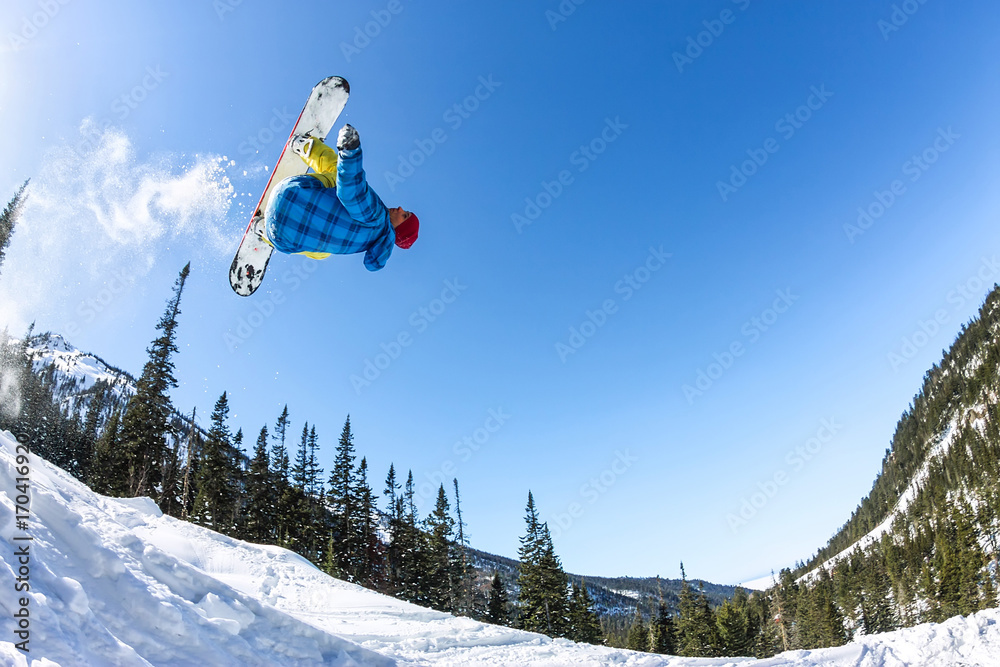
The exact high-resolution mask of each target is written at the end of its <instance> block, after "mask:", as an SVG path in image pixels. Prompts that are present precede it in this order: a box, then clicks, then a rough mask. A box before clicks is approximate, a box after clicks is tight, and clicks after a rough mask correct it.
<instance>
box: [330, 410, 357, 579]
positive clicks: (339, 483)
mask: <svg viewBox="0 0 1000 667" xmlns="http://www.w3.org/2000/svg"><path fill="white" fill-rule="evenodd" d="M354 458H355V455H354V435H353V434H352V433H351V417H350V415H348V416H347V419H346V421H345V422H344V428H343V430H342V431H341V432H340V440H339V441H338V442H337V453H336V456H335V457H334V462H333V470H332V471H331V472H330V479H329V487H330V492H329V495H328V500H329V503H330V508H331V510H332V512H333V517H332V518H331V523H332V526H331V528H332V533H333V540H334V544H335V545H336V546H337V552H336V554H335V558H336V560H337V563H338V564H339V569H340V570H341V571H342V572H344V573H345V574H346V575H347V576H348V580H349V581H355V576H356V574H357V573H356V568H357V563H358V560H357V555H358V553H359V552H360V551H362V548H361V545H360V544H359V542H358V539H357V531H356V527H355V526H354V524H353V522H354V520H355V519H356V518H357V516H358V508H357V499H356V497H355V489H356V486H357V484H356V480H355V475H354Z"/></svg>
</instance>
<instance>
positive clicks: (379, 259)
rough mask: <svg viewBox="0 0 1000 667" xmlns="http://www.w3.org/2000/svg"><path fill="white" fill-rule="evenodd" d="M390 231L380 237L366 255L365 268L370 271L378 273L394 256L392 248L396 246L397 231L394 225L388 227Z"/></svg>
mask: <svg viewBox="0 0 1000 667" xmlns="http://www.w3.org/2000/svg"><path fill="white" fill-rule="evenodd" d="M386 226H387V227H388V228H389V229H388V231H387V232H386V233H385V234H382V236H381V237H379V240H378V241H377V242H376V243H375V245H373V246H372V247H371V248H369V249H368V251H367V252H366V253H365V268H366V269H368V270H369V271H378V270H379V269H381V268H382V267H384V266H385V263H386V262H388V261H389V255H391V254H392V247H393V246H394V245H395V244H396V230H395V229H393V228H392V225H386Z"/></svg>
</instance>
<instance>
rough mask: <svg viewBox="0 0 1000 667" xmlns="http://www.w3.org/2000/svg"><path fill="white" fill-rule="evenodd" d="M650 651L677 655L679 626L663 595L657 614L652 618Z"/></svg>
mask: <svg viewBox="0 0 1000 667" xmlns="http://www.w3.org/2000/svg"><path fill="white" fill-rule="evenodd" d="M649 652H650V653H660V654H663V655H677V627H676V625H675V624H674V619H673V616H671V615H670V611H669V610H668V609H667V605H666V604H665V603H664V602H663V597H662V596H661V597H660V603H659V604H658V605H657V607H656V616H655V617H654V618H652V619H650V624H649Z"/></svg>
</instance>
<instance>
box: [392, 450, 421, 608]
mask: <svg viewBox="0 0 1000 667" xmlns="http://www.w3.org/2000/svg"><path fill="white" fill-rule="evenodd" d="M415 495H416V493H415V490H414V483H413V471H412V470H411V471H409V472H408V473H407V476H406V484H405V486H404V487H403V495H402V496H400V497H398V498H397V499H396V506H397V510H396V513H397V515H398V516H399V517H400V519H399V527H398V532H397V534H395V535H393V544H394V545H395V551H394V553H395V555H396V564H397V565H396V571H397V586H398V589H399V594H400V595H401V596H402V597H403V599H404V600H408V601H409V602H415V603H417V604H426V603H427V601H428V600H429V595H428V594H427V592H426V591H427V588H428V586H427V579H428V574H427V570H428V568H427V565H426V560H427V534H426V533H424V532H423V531H422V530H420V527H419V526H418V524H417V507H416V503H415V502H414V497H415Z"/></svg>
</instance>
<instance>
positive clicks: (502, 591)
mask: <svg viewBox="0 0 1000 667" xmlns="http://www.w3.org/2000/svg"><path fill="white" fill-rule="evenodd" d="M486 622H487V623H493V624H494V625H510V600H509V598H508V596H507V588H506V587H505V586H504V585H503V579H501V578H500V571H499V570H494V572H493V581H492V582H491V584H490V595H489V602H488V604H487V607H486Z"/></svg>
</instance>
